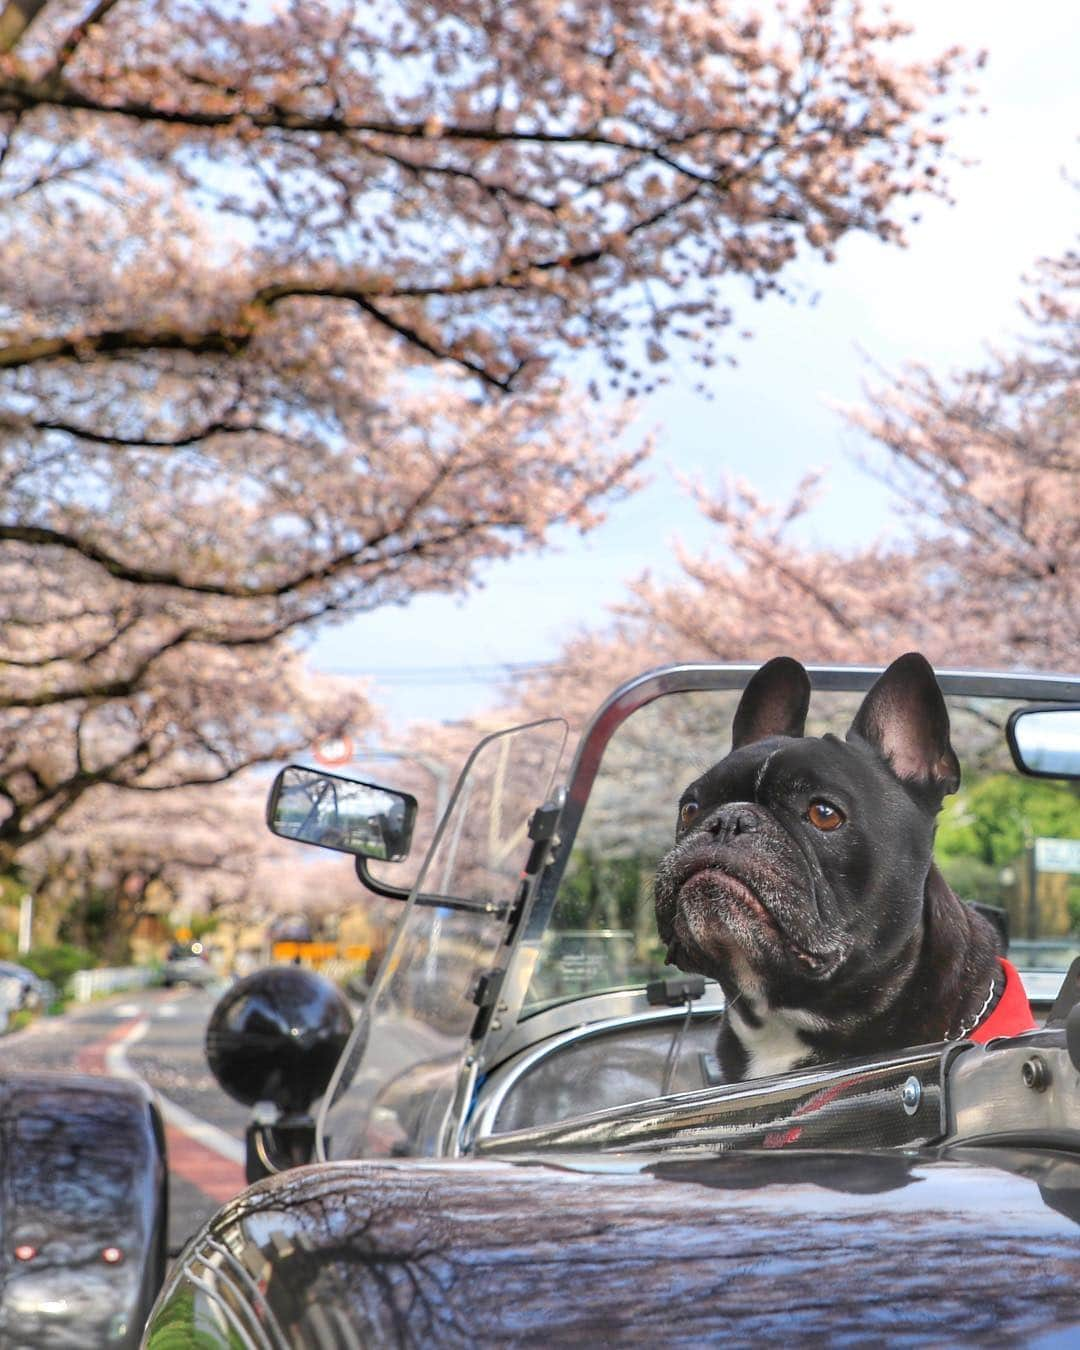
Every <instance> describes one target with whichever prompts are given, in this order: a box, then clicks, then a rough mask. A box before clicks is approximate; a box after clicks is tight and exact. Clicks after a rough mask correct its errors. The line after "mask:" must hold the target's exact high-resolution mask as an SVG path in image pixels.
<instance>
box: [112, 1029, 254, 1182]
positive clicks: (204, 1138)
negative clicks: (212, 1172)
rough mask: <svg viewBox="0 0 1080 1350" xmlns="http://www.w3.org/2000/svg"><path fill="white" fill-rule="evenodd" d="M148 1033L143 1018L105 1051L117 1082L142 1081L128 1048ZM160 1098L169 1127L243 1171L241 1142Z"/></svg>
mask: <svg viewBox="0 0 1080 1350" xmlns="http://www.w3.org/2000/svg"><path fill="white" fill-rule="evenodd" d="M149 1030H150V1020H149V1018H147V1017H143V1018H142V1019H141V1020H140V1021H138V1022H136V1023H135V1025H134V1026H133V1027H131V1029H130V1030H129V1031H127V1032H126V1033H125V1034H124V1035H123V1036H121V1037H120V1039H119V1040H117V1041H114V1042H113V1044H112V1045H110V1046H109V1048H108V1050H106V1051H105V1067H106V1068H107V1069H108V1071H109V1072H110V1073H111V1074H112V1075H113V1077H114V1078H138V1079H142V1074H140V1073H136V1071H135V1070H134V1069H133V1068H132V1067H131V1065H130V1064H129V1063H128V1058H127V1047H128V1046H129V1045H134V1044H135V1043H136V1042H137V1041H141V1040H142V1038H143V1037H144V1036H145V1035H146V1033H147V1032H148V1031H149ZM143 1081H145V1079H144V1080H143ZM157 1098H158V1101H159V1102H160V1103H161V1114H162V1115H163V1116H164V1117H165V1119H166V1120H167V1121H168V1122H169V1124H170V1125H175V1126H176V1128H177V1129H178V1130H182V1131H183V1132H184V1134H186V1135H187V1136H188V1138H189V1139H194V1140H195V1141H196V1142H197V1143H199V1144H203V1145H205V1146H206V1147H207V1148H208V1149H212V1150H213V1152H214V1153H217V1154H220V1156H221V1157H223V1158H227V1159H228V1161H229V1162H232V1163H238V1164H239V1165H240V1166H241V1167H243V1165H244V1145H243V1144H242V1143H241V1142H240V1140H239V1139H234V1138H233V1136H232V1135H231V1134H226V1132H225V1131H224V1130H222V1129H220V1128H219V1127H218V1126H217V1125H212V1124H211V1123H210V1121H208V1120H203V1119H201V1118H200V1117H199V1116H196V1115H193V1114H192V1113H191V1112H190V1111H187V1110H185V1109H184V1107H182V1106H179V1105H178V1104H177V1103H176V1102H173V1101H170V1100H169V1098H168V1097H166V1096H164V1095H163V1094H162V1093H160V1092H159V1093H158V1094H157Z"/></svg>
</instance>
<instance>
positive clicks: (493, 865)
mask: <svg viewBox="0 0 1080 1350" xmlns="http://www.w3.org/2000/svg"><path fill="white" fill-rule="evenodd" d="M565 739H566V724H565V723H564V722H562V721H547V722H540V723H535V724H533V725H530V726H526V727H519V728H516V729H515V730H511V731H507V732H502V733H499V734H497V735H494V736H490V737H488V738H487V739H486V740H483V741H481V742H480V744H479V746H477V748H476V750H474V751H473V754H472V755H471V756H470V758H469V761H468V763H467V764H466V766H465V769H464V771H463V772H462V775H461V778H460V780H459V782H458V785H457V787H456V788H455V790H454V794H453V796H452V798H451V801H450V807H449V810H448V812H447V815H446V817H445V818H444V820H443V822H442V824H441V825H440V827H439V830H438V831H437V833H436V836H435V840H434V842H433V844H432V847H431V850H430V851H429V853H428V856H427V858H426V860H425V862H424V864H423V867H422V868H421V870H420V873H419V876H418V878H417V882H416V885H415V887H414V889H413V891H412V894H411V895H410V897H409V900H408V902H407V904H406V905H405V907H404V909H403V913H402V917H401V919H400V921H399V923H398V925H397V928H396V929H395V932H394V937H393V940H392V941H391V943H390V946H389V948H388V950H387V953H386V956H385V958H384V959H383V962H382V965H381V967H380V969H379V972H378V975H377V976H376V979H375V983H374V985H373V986H372V989H371V993H370V995H369V997H368V999H367V1002H366V1004H365V1006H364V1011H363V1014H362V1016H361V1017H360V1018H359V1020H358V1021H357V1024H356V1027H355V1029H354V1031H353V1034H352V1036H351V1038H350V1040H349V1044H348V1046H347V1047H346V1049H345V1052H344V1054H343V1055H342V1058H341V1062H340V1063H339V1065H338V1068H337V1071H336V1073H335V1076H334V1079H333V1080H332V1082H331V1084H330V1086H329V1088H328V1090H327V1093H326V1097H325V1099H324V1104H323V1108H322V1111H321V1113H320V1117H319V1139H320V1143H319V1148H320V1152H321V1154H322V1156H323V1157H326V1158H349V1157H380V1156H387V1155H391V1154H392V1155H394V1156H402V1155H408V1154H422V1153H432V1152H435V1151H437V1150H438V1151H440V1152H445V1151H447V1149H450V1150H451V1151H452V1148H453V1145H452V1142H451V1141H446V1140H443V1139H442V1137H441V1127H442V1122H443V1119H444V1118H445V1117H446V1116H447V1112H448V1110H449V1107H450V1105H451V1103H452V1101H453V1098H454V1095H455V1093H456V1092H457V1090H458V1081H459V1075H460V1074H461V1073H462V1072H463V1071H465V1070H467V1067H468V1066H467V1065H465V1063H464V1060H465V1057H466V1051H467V1047H468V1045H469V1042H470V1039H471V1033H472V1031H473V1027H474V1024H475V1022H476V1018H477V1014H478V1011H479V1007H478V1003H479V1002H482V1001H483V1000H482V998H481V999H479V1000H478V999H477V997H476V994H477V979H478V977H479V976H481V975H482V974H484V973H485V972H488V971H490V970H491V969H492V968H493V967H495V966H496V965H497V962H498V953H499V949H500V947H501V946H502V945H503V942H504V939H505V934H506V929H507V922H508V919H509V916H510V912H511V908H512V906H513V903H514V900H515V898H516V896H517V893H518V890H519V886H520V882H521V870H522V865H523V863H524V861H525V859H526V857H527V855H528V849H529V840H528V824H529V817H530V815H531V813H532V812H533V810H534V809H535V808H536V807H537V806H539V805H541V804H542V803H543V802H544V801H545V800H546V799H547V796H548V794H549V792H550V788H551V784H552V782H553V779H554V774H555V770H556V767H557V765H558V762H559V758H560V756H561V754H562V749H563V745H564V743H565ZM418 1086H419V1087H420V1088H421V1089H422V1090H420V1091H418V1090H417V1088H418ZM418 1112H419V1114H418Z"/></svg>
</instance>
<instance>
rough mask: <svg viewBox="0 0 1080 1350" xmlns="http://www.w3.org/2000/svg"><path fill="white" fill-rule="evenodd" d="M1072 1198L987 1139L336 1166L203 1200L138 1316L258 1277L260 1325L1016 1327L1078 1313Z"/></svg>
mask: <svg viewBox="0 0 1080 1350" xmlns="http://www.w3.org/2000/svg"><path fill="white" fill-rule="evenodd" d="M1077 1212H1080V1162H1078V1161H1077V1160H1076V1159H1073V1158H1071V1157H1063V1156H1061V1155H1058V1156H1056V1157H1052V1158H1051V1160H1050V1162H1048V1161H1047V1155H1041V1154H1037V1153H1024V1152H1022V1151H1018V1150H1004V1149H998V1150H994V1151H993V1152H992V1153H991V1152H979V1151H977V1150H971V1149H969V1150H967V1152H966V1153H960V1152H957V1153H956V1154H955V1155H953V1156H948V1157H946V1156H942V1155H930V1154H927V1155H925V1156H920V1157H914V1156H905V1155H900V1154H896V1153H890V1154H874V1153H847V1152H814V1151H808V1152H802V1153H791V1154H780V1155H776V1156H773V1157H770V1156H768V1155H767V1154H761V1153H756V1154H752V1155H748V1154H740V1153H730V1154H726V1155H721V1156H714V1157H705V1156H701V1155H698V1156H695V1157H693V1158H684V1159H679V1158H676V1157H672V1156H671V1155H664V1156H662V1157H661V1156H657V1155H654V1156H652V1157H650V1156H648V1155H644V1156H642V1155H636V1156H634V1157H633V1158H632V1159H629V1158H626V1157H625V1156H623V1157H620V1156H618V1155H605V1156H604V1157H603V1158H602V1159H597V1158H596V1156H595V1155H593V1156H591V1157H589V1156H585V1155H582V1156H579V1157H574V1156H568V1155H564V1156H563V1157H561V1158H560V1161H559V1164H558V1165H552V1164H550V1163H539V1162H537V1161H536V1160H535V1159H522V1160H520V1162H518V1163H513V1162H502V1163H495V1162H488V1161H478V1160H472V1159H470V1160H460V1161H443V1162H418V1161H415V1160H410V1161H408V1162H401V1163H393V1162H383V1163H362V1162H357V1163H342V1164H334V1165H327V1166H322V1167H318V1168H307V1169H301V1170H300V1171H297V1172H293V1173H289V1174H285V1175H282V1176H279V1177H276V1178H273V1179H271V1180H270V1181H268V1182H266V1183H262V1184H260V1185H259V1186H256V1187H254V1188H253V1189H252V1190H251V1191H249V1192H248V1193H247V1194H246V1195H245V1196H243V1197H241V1198H240V1199H239V1200H238V1201H236V1202H235V1203H234V1204H232V1205H231V1206H229V1207H228V1208H227V1209H226V1210H225V1211H223V1212H222V1214H221V1215H220V1216H219V1217H218V1219H217V1220H216V1221H215V1222H214V1223H213V1225H212V1226H211V1228H210V1229H209V1230H208V1231H207V1232H206V1233H205V1234H203V1235H202V1236H200V1238H198V1239H197V1240H196V1241H195V1243H194V1244H193V1245H192V1247H191V1248H189V1250H188V1252H187V1254H186V1256H185V1260H184V1262H183V1265H182V1267H181V1268H180V1269H179V1270H178V1271H177V1272H176V1273H175V1274H174V1277H173V1282H172V1284H171V1288H170V1289H169V1291H168V1297H167V1298H166V1299H165V1301H164V1302H163V1303H162V1304H159V1313H158V1321H157V1323H156V1326H157V1328H158V1329H160V1330H163V1329H164V1327H165V1326H167V1325H173V1326H175V1327H176V1328H177V1329H178V1330H179V1329H180V1327H181V1322H182V1319H183V1318H184V1317H189V1316H191V1315H192V1313H191V1310H192V1308H193V1296H195V1295H197V1296H198V1297H197V1299H196V1302H195V1305H194V1306H196V1310H198V1308H199V1307H201V1308H202V1312H201V1313H200V1316H204V1315H205V1314H206V1313H207V1312H208V1311H209V1309H208V1308H207V1307H206V1306H205V1300H206V1294H205V1292H200V1290H202V1291H205V1290H206V1289H207V1288H209V1289H211V1290H215V1291H216V1292H215V1295H214V1298H215V1299H216V1298H228V1299H230V1301H231V1300H232V1299H235V1298H236V1297H237V1296H238V1291H241V1290H242V1289H243V1288H245V1287H246V1288H247V1289H248V1290H250V1289H251V1288H252V1287H253V1286H254V1282H255V1281H258V1283H259V1288H260V1289H261V1290H264V1291H265V1293H261V1292H260V1293H259V1294H258V1297H257V1299H255V1301H254V1302H253V1301H252V1295H251V1294H250V1293H248V1294H242V1293H241V1294H240V1295H239V1296H240V1297H241V1301H243V1302H246V1304H247V1306H248V1308H249V1310H250V1313H251V1319H250V1326H251V1327H252V1328H254V1329H255V1331H256V1332H257V1335H256V1336H255V1343H256V1344H259V1345H272V1346H278V1345H288V1346H323V1345H329V1344H338V1343H339V1342H338V1341H336V1340H334V1339H333V1332H332V1328H333V1327H334V1326H347V1327H348V1328H349V1329H350V1335H351V1336H352V1337H353V1338H355V1341H356V1343H359V1344H380V1345H381V1344H409V1345H412V1344H438V1345H462V1346H466V1345H469V1346H472V1345H505V1344H508V1343H518V1342H524V1343H542V1344H544V1345H545V1346H548V1345H581V1344H589V1343H596V1342H597V1341H598V1340H603V1341H604V1343H613V1344H615V1343H617V1344H620V1345H629V1344H633V1345H638V1344H640V1345H654V1344H656V1343H657V1342H658V1341H661V1342H663V1343H664V1344H676V1345H699V1344H703V1343H730V1342H734V1343H737V1344H749V1343H755V1344H756V1343H769V1342H770V1341H773V1342H777V1343H790V1342H791V1341H792V1340H805V1339H807V1338H816V1339H820V1340H822V1341H823V1342H826V1343H833V1342H836V1341H841V1342H842V1341H844V1340H849V1339H853V1340H855V1341H858V1342H860V1343H865V1342H867V1341H874V1340H877V1339H879V1338H880V1339H888V1340H890V1341H903V1342H904V1343H909V1342H910V1343H912V1344H922V1343H939V1344H940V1343H942V1342H948V1343H950V1344H957V1343H961V1342H964V1341H968V1342H973V1343H983V1344H985V1343H986V1341H987V1339H988V1338H989V1339H991V1340H995V1341H1001V1342H1003V1343H1004V1342H1016V1341H1020V1342H1029V1341H1030V1340H1032V1339H1033V1338H1035V1337H1040V1336H1044V1335H1053V1334H1062V1333H1064V1332H1065V1331H1066V1330H1068V1329H1073V1330H1074V1331H1080V1287H1078V1282H1077V1281H1076V1279H1075V1278H1073V1276H1074V1275H1075V1272H1076V1262H1077V1229H1076V1223H1075V1221H1074V1219H1073V1218H1072V1217H1070V1216H1071V1215H1074V1214H1076V1213H1077ZM1066 1271H1071V1272H1072V1275H1070V1276H1068V1277H1066V1278H1061V1277H1062V1276H1063V1275H1064V1272H1066ZM1052 1272H1057V1276H1052ZM200 1301H202V1302H200ZM211 1301H213V1300H211ZM256 1303H257V1304H258V1305H259V1306H258V1307H256V1306H255V1305H256ZM235 1306H236V1305H235V1303H234V1304H233V1307H234V1308H235ZM185 1310H186V1311H185ZM176 1319H181V1320H179V1321H178V1320H176ZM200 1325H202V1326H205V1325H206V1322H205V1321H203V1322H202V1323H201V1324H200ZM225 1343H226V1342H225V1341H224V1340H223V1341H222V1344H225Z"/></svg>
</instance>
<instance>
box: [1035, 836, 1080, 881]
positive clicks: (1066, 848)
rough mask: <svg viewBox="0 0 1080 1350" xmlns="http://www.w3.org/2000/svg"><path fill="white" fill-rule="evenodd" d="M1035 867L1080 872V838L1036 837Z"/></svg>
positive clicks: (1045, 869)
mask: <svg viewBox="0 0 1080 1350" xmlns="http://www.w3.org/2000/svg"><path fill="white" fill-rule="evenodd" d="M1035 869H1036V871H1038V872H1073V873H1080V839H1036V840H1035Z"/></svg>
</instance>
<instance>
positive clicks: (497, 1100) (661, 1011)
mask: <svg viewBox="0 0 1080 1350" xmlns="http://www.w3.org/2000/svg"><path fill="white" fill-rule="evenodd" d="M620 992H621V995H622V996H625V997H626V998H627V1000H628V1001H632V1003H633V1004H635V1005H642V1006H640V1007H635V1010H634V1011H631V1012H626V1013H621V1014H614V1015H612V1016H609V1017H604V1018H602V1019H601V1020H599V1021H590V1022H587V1023H585V1024H584V1025H582V1022H581V1015H582V1004H583V1003H588V1004H595V1003H596V1002H597V1001H600V1002H603V1003H607V1002H608V1001H609V998H610V996H609V995H600V996H599V999H597V998H591V999H574V1000H573V1001H572V1002H571V1003H569V1004H560V1005H559V1007H558V1008H557V1009H556V1008H552V1009H548V1010H547V1013H553V1012H559V1013H562V1014H563V1015H564V1016H565V1017H567V1018H568V1019H569V1018H570V1017H572V1018H573V1021H572V1022H570V1023H569V1025H570V1029H569V1030H566V1031H560V1032H557V1033H555V1034H551V1032H550V1027H551V1022H550V1020H549V1021H548V1022H547V1024H546V1026H547V1028H548V1033H547V1035H546V1037H545V1039H544V1040H543V1041H541V1042H540V1043H539V1044H533V1045H532V1048H531V1049H524V1050H521V1051H520V1053H519V1054H518V1057H517V1058H516V1059H512V1060H510V1061H509V1062H508V1063H505V1064H502V1065H500V1066H499V1068H498V1070H497V1071H496V1072H495V1073H493V1074H492V1075H491V1077H490V1078H489V1079H488V1081H487V1082H486V1083H485V1085H484V1088H483V1089H482V1091H481V1093H480V1095H479V1098H478V1101H477V1106H476V1109H475V1113H474V1117H473V1123H472V1126H471V1128H470V1131H469V1139H468V1142H467V1145H466V1147H467V1148H472V1147H473V1146H474V1145H475V1144H476V1143H477V1141H479V1140H481V1139H484V1138H487V1137H488V1136H491V1135H493V1133H494V1126H495V1121H496V1119H497V1118H498V1115H499V1111H500V1110H501V1108H502V1104H503V1102H504V1101H505V1100H506V1097H507V1095H508V1094H509V1092H510V1090H511V1089H512V1088H513V1087H514V1085H515V1084H516V1083H518V1082H520V1081H521V1079H522V1078H523V1077H524V1076H525V1075H526V1074H527V1073H528V1072H529V1071H530V1070H531V1069H533V1068H535V1067H536V1065H537V1064H540V1063H542V1061H543V1060H545V1059H547V1058H548V1056H549V1055H553V1054H555V1053H556V1051H558V1050H562V1049H563V1048H564V1047H565V1046H567V1045H573V1044H575V1043H576V1042H578V1041H586V1040H589V1039H590V1037H593V1036H603V1035H605V1034H606V1033H607V1032H610V1031H620V1030H625V1029H626V1028H627V1027H631V1026H642V1025H647V1024H651V1023H654V1022H675V1023H679V1022H681V1021H682V1020H683V1019H684V1018H685V1017H686V1008H685V1007H678V1008H654V1007H651V1006H650V1005H649V1004H648V1003H647V1002H646V1000H645V993H644V990H640V989H637V990H623V991H620ZM710 993H712V994H713V997H712V998H709V995H710ZM723 1008H724V996H723V994H722V993H721V991H720V986H719V985H716V984H714V985H710V986H707V988H706V991H705V998H704V999H702V1000H700V1001H699V1002H697V1003H695V1004H694V1007H693V1020H694V1021H697V1020H698V1019H699V1018H706V1017H716V1016H718V1015H719V1014H720V1013H721V1012H722V1011H723ZM547 1013H540V1014H538V1015H537V1016H536V1017H535V1018H532V1017H530V1018H529V1020H528V1022H527V1023H526V1024H525V1025H526V1026H527V1027H528V1028H529V1030H530V1031H534V1030H536V1029H538V1028H539V1027H540V1026H542V1025H543V1022H542V1019H543V1018H545V1016H547ZM532 1040H533V1041H535V1036H534V1037H532ZM492 1084H493V1086H492Z"/></svg>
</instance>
